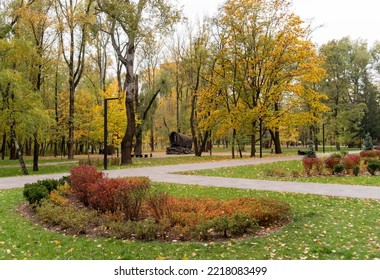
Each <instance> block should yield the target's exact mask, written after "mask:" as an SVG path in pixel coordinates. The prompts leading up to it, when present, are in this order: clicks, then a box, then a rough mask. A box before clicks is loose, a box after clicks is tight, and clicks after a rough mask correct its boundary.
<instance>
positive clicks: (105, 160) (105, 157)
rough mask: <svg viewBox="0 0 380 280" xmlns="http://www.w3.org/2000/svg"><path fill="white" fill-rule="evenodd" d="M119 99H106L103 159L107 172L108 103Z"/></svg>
mask: <svg viewBox="0 0 380 280" xmlns="http://www.w3.org/2000/svg"><path fill="white" fill-rule="evenodd" d="M118 99H119V98H118V97H112V98H104V149H103V154H104V159H103V166H104V170H107V164H108V162H107V153H108V152H107V142H108V141H107V138H108V128H107V125H108V120H107V113H108V112H107V110H108V101H109V100H118Z"/></svg>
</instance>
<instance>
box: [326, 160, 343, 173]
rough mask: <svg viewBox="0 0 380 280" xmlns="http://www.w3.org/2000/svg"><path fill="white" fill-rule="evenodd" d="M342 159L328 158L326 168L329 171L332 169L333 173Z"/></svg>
mask: <svg viewBox="0 0 380 280" xmlns="http://www.w3.org/2000/svg"><path fill="white" fill-rule="evenodd" d="M341 160H342V159H341V158H337V157H328V158H327V159H325V166H326V168H327V169H330V170H331V172H333V170H334V167H335V165H338V164H339V163H340V162H341Z"/></svg>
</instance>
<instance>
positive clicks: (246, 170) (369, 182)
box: [182, 160, 380, 186]
mask: <svg viewBox="0 0 380 280" xmlns="http://www.w3.org/2000/svg"><path fill="white" fill-rule="evenodd" d="M302 171H303V167H302V162H301V160H296V161H286V162H275V163H267V164H258V165H247V166H239V167H226V168H217V169H208V170H197V171H188V172H184V173H182V174H187V175H202V176H214V177H227V178H243V179H260V180H279V181H292V182H313V183H322V184H347V185H364V186H380V176H370V175H366V176H357V177H356V176H353V175H350V176H310V177H308V176H303V175H302ZM270 172H274V173H277V176H276V175H274V176H268V175H267V174H268V173H270ZM292 172H298V173H300V174H301V176H300V177H292V176H289V174H292ZM281 173H283V174H281Z"/></svg>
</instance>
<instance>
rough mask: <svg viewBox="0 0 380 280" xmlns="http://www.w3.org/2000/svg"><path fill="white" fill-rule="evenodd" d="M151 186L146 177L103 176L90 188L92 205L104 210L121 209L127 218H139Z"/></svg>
mask: <svg viewBox="0 0 380 280" xmlns="http://www.w3.org/2000/svg"><path fill="white" fill-rule="evenodd" d="M149 187H150V181H149V179H148V178H145V177H133V178H116V179H110V178H103V179H101V180H98V181H97V182H95V183H93V184H91V185H90V186H89V188H88V202H89V205H90V207H92V208H94V209H97V210H100V211H102V212H111V213H115V212H117V211H120V212H121V213H123V215H124V217H125V219H127V220H137V218H138V216H139V214H140V210H141V206H142V202H143V200H144V198H145V197H146V195H147V193H148V190H149Z"/></svg>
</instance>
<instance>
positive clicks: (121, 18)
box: [97, 0, 178, 164]
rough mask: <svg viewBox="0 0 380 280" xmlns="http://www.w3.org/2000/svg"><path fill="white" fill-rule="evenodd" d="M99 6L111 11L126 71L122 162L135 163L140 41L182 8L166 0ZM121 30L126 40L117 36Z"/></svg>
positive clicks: (109, 16)
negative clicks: (133, 151)
mask: <svg viewBox="0 0 380 280" xmlns="http://www.w3.org/2000/svg"><path fill="white" fill-rule="evenodd" d="M97 3H98V8H99V10H101V11H102V12H104V13H105V14H106V15H107V19H108V22H109V23H108V26H107V28H105V31H106V32H107V33H108V34H110V36H111V42H112V46H113V48H114V50H115V52H116V54H117V57H118V59H119V60H120V62H121V63H122V65H123V66H124V68H125V71H126V77H125V84H126V88H125V92H126V97H125V106H126V114H127V116H126V117H127V127H126V130H125V134H124V137H123V140H122V142H121V164H130V163H132V157H131V154H132V148H133V138H134V136H135V129H136V120H135V93H136V90H137V89H136V81H135V76H136V75H135V70H136V69H135V58H136V48H137V47H138V43H139V41H140V40H141V38H142V37H144V36H145V34H149V33H150V32H151V31H155V32H158V31H159V32H161V33H164V32H165V31H167V30H168V29H170V27H171V26H172V25H173V23H175V22H176V21H177V19H178V12H177V10H176V9H174V8H173V6H172V5H171V3H169V2H168V1H165V0H139V1H129V0H126V1H120V0H113V1H107V2H104V1H97ZM117 34H121V37H122V40H117V38H118V37H117Z"/></svg>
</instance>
